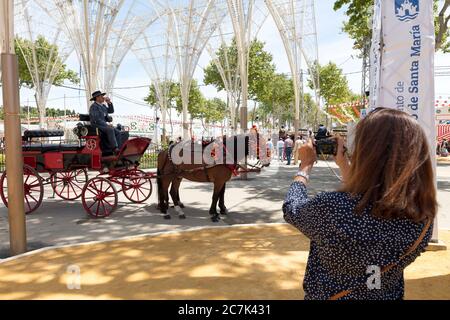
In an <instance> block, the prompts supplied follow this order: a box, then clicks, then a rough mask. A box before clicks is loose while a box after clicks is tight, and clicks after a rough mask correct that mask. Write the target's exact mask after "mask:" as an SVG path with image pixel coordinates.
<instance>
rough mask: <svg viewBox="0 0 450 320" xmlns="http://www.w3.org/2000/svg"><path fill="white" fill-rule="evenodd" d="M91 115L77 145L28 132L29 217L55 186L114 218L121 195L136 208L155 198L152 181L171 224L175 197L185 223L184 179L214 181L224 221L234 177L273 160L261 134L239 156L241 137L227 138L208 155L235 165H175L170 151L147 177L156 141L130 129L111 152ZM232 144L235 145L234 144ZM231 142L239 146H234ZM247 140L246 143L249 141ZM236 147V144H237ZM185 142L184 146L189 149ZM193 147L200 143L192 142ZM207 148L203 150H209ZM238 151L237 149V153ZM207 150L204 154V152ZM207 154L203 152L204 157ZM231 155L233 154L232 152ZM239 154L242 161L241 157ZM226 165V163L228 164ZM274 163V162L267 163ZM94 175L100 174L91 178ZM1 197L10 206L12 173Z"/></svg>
mask: <svg viewBox="0 0 450 320" xmlns="http://www.w3.org/2000/svg"><path fill="white" fill-rule="evenodd" d="M89 120H90V119H89V116H88V115H80V123H79V124H78V125H77V126H76V127H75V128H74V130H73V132H74V134H75V135H76V137H77V140H76V141H75V142H72V143H67V142H63V140H62V137H63V136H64V132H63V131H59V130H35V131H26V132H25V134H24V136H23V144H22V150H23V163H24V168H23V172H24V177H23V183H24V204H25V212H26V213H27V214H29V213H32V212H34V211H35V210H37V209H38V208H39V207H40V205H41V204H42V200H43V197H44V187H45V186H47V185H50V186H51V188H52V190H53V192H54V194H55V195H57V196H58V197H59V198H61V199H63V200H69V201H73V200H76V199H79V198H81V201H82V204H83V207H84V209H85V211H86V212H87V213H88V214H89V215H90V216H92V217H94V218H104V217H108V216H110V215H111V213H112V212H113V211H114V209H116V207H117V203H118V194H119V193H120V192H122V193H123V194H124V195H125V197H126V198H127V199H128V200H130V201H131V202H133V203H144V202H145V201H147V200H148V199H149V198H150V196H151V195H152V191H153V186H152V181H151V180H152V179H154V178H156V179H157V182H158V193H159V197H158V207H159V209H160V210H161V213H162V214H163V215H164V217H165V218H166V219H167V218H169V217H170V215H169V214H168V213H167V209H168V202H169V198H168V196H169V194H168V188H169V186H170V185H171V187H172V188H171V192H170V194H171V196H172V200H173V202H174V206H175V209H176V210H177V211H178V212H179V216H180V218H183V217H184V213H183V212H182V210H181V208H180V207H183V205H182V203H181V202H180V198H179V192H178V188H179V186H180V183H181V180H182V179H189V180H191V181H197V182H213V183H214V195H213V202H212V206H211V209H210V214H211V215H212V216H213V218H212V219H213V221H218V216H219V215H218V214H217V212H216V205H217V202H218V201H219V207H220V209H221V213H222V214H224V213H226V212H227V209H226V207H225V205H224V194H225V184H226V182H227V181H229V180H230V179H231V176H232V175H239V174H241V173H244V172H259V171H260V169H261V168H262V167H263V166H266V165H268V164H269V163H270V157H266V156H265V155H264V157H263V158H264V159H265V160H264V161H262V162H261V161H260V160H261V156H262V155H263V154H264V152H265V150H266V147H265V141H264V140H263V139H262V138H261V139H260V136H259V134H256V133H254V134H250V136H251V137H253V138H254V139H251V138H250V137H249V136H248V135H243V136H242V137H243V138H244V140H245V143H244V144H243V146H245V148H244V149H245V150H244V151H243V152H238V150H237V148H238V147H237V146H238V144H237V142H236V141H237V137H236V136H234V137H228V138H227V137H223V141H222V142H221V143H220V145H221V147H218V145H216V143H215V142H211V144H210V145H211V146H213V145H216V146H217V147H218V148H219V149H218V150H222V151H223V152H219V151H218V150H216V151H214V149H212V150H210V151H208V152H212V153H214V152H215V153H217V154H216V155H218V154H219V153H220V154H221V155H222V156H223V157H224V159H225V158H229V157H230V156H231V155H233V156H232V158H233V159H232V160H231V162H226V163H225V162H214V163H212V164H211V163H210V164H205V163H203V164H202V163H200V164H194V165H190V164H183V165H174V164H173V163H172V159H171V157H170V155H169V153H170V152H169V151H167V150H166V151H163V152H161V153H160V154H159V156H158V172H157V174H156V173H147V172H144V171H142V170H140V169H139V164H140V163H139V162H140V160H141V158H142V156H143V155H144V153H145V151H146V150H147V148H148V147H149V145H150V143H151V139H148V138H142V137H133V138H130V137H129V134H128V132H127V131H126V130H122V131H121V137H122V138H121V139H119V140H120V145H119V147H120V148H119V149H120V152H119V153H118V154H115V153H113V152H110V150H106V148H105V146H104V145H103V143H102V141H104V139H102V138H101V133H100V132H99V131H98V130H97V129H95V128H94V127H92V126H91V124H90V122H89ZM230 139H231V140H230ZM227 140H229V141H233V143H232V145H233V146H234V147H232V150H230V147H231V145H228V143H227V142H226V141H227ZM244 140H242V141H244ZM234 142H236V143H234ZM184 144H185V143H181V144H179V145H180V146H181V145H184ZM188 145H189V146H193V145H194V143H192V144H191V143H190V142H188ZM208 147H209V145H204V146H203V149H205V148H206V149H208ZM233 149H234V150H233ZM203 151H204V150H203ZM203 151H201V152H203ZM230 151H231V152H230ZM251 151H254V152H253V153H254V156H255V157H256V158H257V159H258V164H257V165H251V164H246V165H245V166H244V167H243V166H241V165H240V163H241V162H242V161H244V159H247V156H249V155H251V154H252V152H251ZM238 155H239V156H238ZM222 160H223V159H222ZM267 160H268V161H267ZM88 172H97V173H98V174H96V175H95V176H94V175H92V174H91V175H90V177H89V175H88ZM0 197H1V198H2V200H3V203H4V204H5V205H6V206H8V183H7V172H6V171H5V172H3V174H2V176H1V178H0Z"/></svg>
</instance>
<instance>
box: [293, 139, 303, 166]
mask: <svg viewBox="0 0 450 320" xmlns="http://www.w3.org/2000/svg"><path fill="white" fill-rule="evenodd" d="M303 143H304V141H303V136H302V135H300V136H298V137H297V140H295V144H294V165H295V166H296V165H297V163H298V151H299V150H300V148H301V146H302V145H303Z"/></svg>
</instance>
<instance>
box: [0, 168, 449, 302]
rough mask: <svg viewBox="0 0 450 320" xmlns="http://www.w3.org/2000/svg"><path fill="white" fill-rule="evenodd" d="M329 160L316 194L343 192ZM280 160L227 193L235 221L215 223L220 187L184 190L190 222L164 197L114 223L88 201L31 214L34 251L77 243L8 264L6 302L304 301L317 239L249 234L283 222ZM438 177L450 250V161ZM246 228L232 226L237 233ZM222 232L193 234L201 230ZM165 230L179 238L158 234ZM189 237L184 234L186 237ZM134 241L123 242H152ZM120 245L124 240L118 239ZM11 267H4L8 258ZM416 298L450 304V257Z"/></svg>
mask: <svg viewBox="0 0 450 320" xmlns="http://www.w3.org/2000/svg"><path fill="white" fill-rule="evenodd" d="M330 167H331V168H332V169H333V170H335V169H336V168H335V166H334V165H333V164H332V163H326V162H324V161H321V162H320V163H319V165H318V166H317V167H315V169H314V172H313V174H312V182H311V185H310V187H309V193H310V194H311V195H314V194H316V193H317V192H320V191H331V190H334V189H335V188H336V187H337V186H338V185H339V181H338V180H337V178H336V177H335V176H334V174H333V172H332V171H331V169H330ZM295 172H296V168H295V167H294V166H291V167H287V166H285V165H278V164H277V163H276V162H275V163H273V165H272V166H271V167H270V168H268V169H266V170H264V171H263V172H262V173H261V174H259V175H254V174H252V175H249V180H248V181H242V180H239V179H233V180H232V181H231V182H230V183H229V184H228V186H227V192H226V204H227V206H228V208H229V210H230V214H229V215H228V216H226V217H224V218H223V219H222V220H221V221H220V222H219V223H213V222H211V220H210V219H209V214H208V210H209V205H210V201H211V200H210V199H211V195H212V194H211V193H212V185H210V184H197V183H190V182H183V184H182V189H181V198H182V201H183V202H184V204H185V205H186V209H185V212H186V214H187V217H188V218H187V219H186V220H179V219H178V218H177V217H176V214H175V212H174V211H173V209H172V211H171V212H172V217H173V219H172V220H170V221H166V220H164V219H162V217H161V215H160V214H159V212H158V211H157V210H156V206H155V204H156V193H154V194H153V195H152V197H151V199H150V200H149V201H148V203H146V204H143V205H133V204H129V203H127V202H125V198H124V197H123V196H120V197H119V200H120V203H119V208H118V209H117V211H116V212H114V213H113V215H112V216H111V217H110V218H108V219H102V220H92V219H89V218H88V217H87V216H86V214H85V213H84V211H83V209H82V206H81V203H80V202H79V201H75V202H67V201H62V200H58V199H51V192H49V191H47V193H46V195H45V198H46V199H45V200H44V203H43V205H42V207H41V208H40V209H39V210H38V211H37V212H36V213H34V214H32V215H29V216H27V235H28V241H29V243H28V245H29V249H30V250H34V249H39V248H43V247H51V246H60V245H74V244H80V243H85V242H89V241H108V242H105V243H101V244H92V245H82V246H75V247H70V248H62V249H55V250H50V251H45V252H40V253H38V254H35V255H34V254H32V255H30V256H25V257H21V258H20V259H18V260H12V261H5V260H3V261H4V262H3V263H1V262H0V298H1V299H11V298H15V299H53V298H58V299H62V298H73V299H76V298H82V299H220V298H223V299H302V298H303V292H302V290H301V285H300V283H301V280H302V277H303V272H304V269H305V264H306V259H307V255H308V249H309V245H308V241H307V239H305V238H304V237H303V236H302V235H300V234H299V233H298V232H297V231H295V230H293V229H291V228H290V227H289V226H287V225H266V226H264V225H263V226H260V227H253V226H248V227H245V226H240V225H250V224H254V223H258V224H267V223H280V222H283V218H282V212H281V206H282V203H283V199H284V197H285V194H286V192H287V190H288V188H289V186H290V183H291V181H292V176H293V175H294V174H295ZM437 175H438V189H439V192H438V201H439V204H440V209H439V228H440V229H441V231H440V232H439V238H440V239H441V240H443V241H444V242H445V243H446V244H447V245H448V244H450V231H448V230H450V163H448V164H447V163H440V164H439V165H438V170H437ZM236 225H239V226H237V227H232V226H236ZM197 227H203V228H210V227H216V228H217V227H220V228H225V229H212V230H211V229H207V230H203V231H194V232H190V231H189V230H192V229H193V228H197ZM158 232H175V233H176V234H171V235H158V236H151V235H152V234H153V235H154V234H155V233H158ZM179 232H182V233H179ZM143 235H146V236H145V237H141V238H136V239H132V240H117V239H121V238H124V237H129V236H138V237H139V236H143ZM114 240H116V241H114ZM8 247H9V233H8V219H7V210H6V209H5V208H4V207H3V206H0V259H2V258H6V257H7V256H8V255H9V250H8ZM0 261H2V260H0ZM69 266H76V267H77V268H80V270H81V286H82V288H81V290H69V289H67V280H68V279H69V280H70V279H72V278H71V277H72V276H70V274H68V273H67V268H68V267H69ZM405 275H406V279H407V282H406V289H407V291H406V297H407V298H408V299H450V292H449V290H450V289H449V288H450V252H449V251H448V250H447V251H438V252H427V253H425V254H424V255H423V256H422V257H420V258H419V259H418V261H416V263H414V264H413V265H412V266H410V267H409V268H408V269H407V271H406V273H405Z"/></svg>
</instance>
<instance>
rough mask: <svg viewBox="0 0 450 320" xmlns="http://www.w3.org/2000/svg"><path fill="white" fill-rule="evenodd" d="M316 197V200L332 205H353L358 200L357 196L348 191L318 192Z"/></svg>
mask: <svg viewBox="0 0 450 320" xmlns="http://www.w3.org/2000/svg"><path fill="white" fill-rule="evenodd" d="M316 198H317V200H319V201H321V202H324V203H328V204H330V205H332V206H335V205H339V206H342V205H344V206H346V205H348V206H355V205H356V203H357V201H358V197H355V196H352V195H351V194H350V193H347V192H340V191H329V192H319V193H318V194H317V195H316Z"/></svg>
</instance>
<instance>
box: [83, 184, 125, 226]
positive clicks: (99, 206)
mask: <svg viewBox="0 0 450 320" xmlns="http://www.w3.org/2000/svg"><path fill="white" fill-rule="evenodd" d="M81 200H82V202H83V207H84V209H85V210H86V212H87V213H88V214H89V215H91V216H92V217H94V218H106V217H108V216H110V215H111V213H112V212H113V211H114V210H115V209H116V207H117V202H118V197H117V191H116V188H115V187H114V185H113V184H112V182H111V181H109V180H107V179H104V178H93V179H91V180H89V181H88V182H87V183H86V185H85V186H84V188H83V193H82V195H81Z"/></svg>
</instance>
